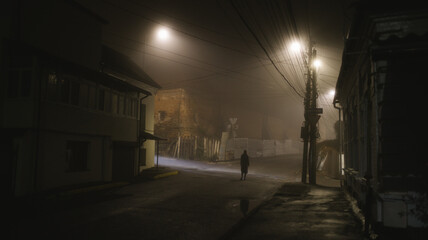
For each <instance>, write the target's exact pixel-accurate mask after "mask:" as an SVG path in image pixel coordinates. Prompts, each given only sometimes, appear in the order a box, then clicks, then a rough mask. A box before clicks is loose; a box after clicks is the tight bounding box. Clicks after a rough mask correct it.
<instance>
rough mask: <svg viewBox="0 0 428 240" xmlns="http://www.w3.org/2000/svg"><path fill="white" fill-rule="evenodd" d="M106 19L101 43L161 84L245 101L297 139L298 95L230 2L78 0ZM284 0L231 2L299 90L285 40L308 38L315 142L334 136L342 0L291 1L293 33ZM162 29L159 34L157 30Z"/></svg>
mask: <svg viewBox="0 0 428 240" xmlns="http://www.w3.org/2000/svg"><path fill="white" fill-rule="evenodd" d="M78 2H79V3H80V4H82V5H83V6H85V7H87V8H88V9H90V10H91V11H93V12H94V13H96V14H97V15H99V16H101V17H102V18H104V19H105V20H107V21H108V24H107V25H105V26H104V30H103V41H104V44H106V45H107V46H110V47H112V48H114V49H116V50H118V51H120V52H123V53H124V54H126V55H128V56H130V57H131V59H133V60H134V61H135V62H136V63H137V64H138V65H139V66H141V68H142V69H143V70H144V71H145V72H146V73H148V74H149V75H150V76H151V77H152V78H153V79H154V80H155V81H156V82H157V83H159V84H160V85H161V86H162V88H163V89H172V88H179V87H180V88H185V89H186V90H187V91H189V92H190V93H192V94H195V95H197V96H202V97H209V98H210V99H212V100H213V101H221V102H223V103H225V104H233V105H234V106H236V108H237V109H239V108H240V107H242V106H245V107H250V108H251V109H254V110H255V111H261V112H268V113H269V114H272V115H275V116H278V117H280V118H281V119H284V122H285V124H289V125H290V128H292V129H295V130H296V132H294V133H292V135H293V136H291V137H292V138H294V139H298V138H299V136H298V135H299V133H300V126H301V124H302V121H303V119H304V117H303V98H302V97H301V96H299V94H298V93H296V91H294V90H293V89H292V88H291V87H290V84H288V83H287V82H286V81H285V80H284V78H283V77H282V76H281V75H280V74H279V73H278V71H277V70H275V68H274V66H273V65H272V64H271V62H270V61H269V60H268V58H267V56H266V54H265V52H264V51H263V50H262V48H261V47H260V45H259V44H258V43H257V41H256V39H255V38H254V36H253V35H252V34H251V33H250V32H249V30H248V29H247V27H246V26H245V24H244V23H243V21H242V20H241V19H240V16H239V14H238V13H237V11H236V10H235V8H234V7H233V5H232V2H231V1H229V0H203V1H196V0H193V1H192V0H184V1H183V0H180V1H177V0H125V1H117V0H78ZM285 2H286V1H244V0H234V1H233V4H235V6H236V8H237V9H238V11H239V12H240V13H241V16H242V17H243V18H244V20H245V21H246V23H247V24H248V25H249V26H250V27H251V29H252V30H253V33H254V34H256V35H257V36H258V37H259V40H260V41H261V42H262V46H264V47H265V49H266V50H267V52H268V53H269V55H270V56H271V57H272V59H273V60H274V62H276V65H277V66H279V70H280V71H281V73H282V74H283V75H284V76H285V77H286V78H287V79H288V80H289V82H290V83H291V85H292V86H293V87H294V88H295V89H296V90H297V92H300V94H301V95H303V94H304V88H303V87H304V84H305V83H304V79H305V76H304V71H305V70H304V68H302V66H301V64H300V66H298V65H299V64H298V62H293V61H294V60H292V59H291V58H292V57H293V56H291V55H290V54H289V51H287V46H288V44H289V43H290V42H291V41H292V38H295V39H296V38H298V37H299V38H300V39H303V44H306V43H307V41H308V37H309V35H310V36H311V39H312V40H313V41H314V42H315V47H316V49H317V51H318V58H319V59H320V60H321V61H322V67H321V68H320V75H319V77H318V89H319V101H318V106H319V107H322V108H323V109H324V113H323V115H322V117H321V120H320V132H321V140H322V139H326V138H333V137H334V131H333V125H334V123H335V122H336V121H337V120H338V112H337V110H336V109H334V108H333V105H332V101H333V96H332V95H331V94H329V92H330V91H331V90H333V89H334V88H335V85H336V80H337V76H338V74H339V70H340V65H341V58H342V49H343V39H344V34H345V33H346V29H347V28H346V26H347V19H348V18H347V17H346V16H349V14H350V10H349V9H348V7H349V3H348V2H349V1H341V0H325V1H316V0H305V1H302V0H300V1H298V0H293V1H291V3H292V10H293V16H294V19H295V21H296V25H297V29H298V34H299V35H296V34H295V33H293V32H292V31H291V30H290V29H291V25H290V21H288V20H287V17H289V15H287V14H286V13H284V12H285V11H284V10H285V9H286V8H287V7H286V6H285V5H284V3H285ZM162 26H163V27H167V28H168V29H169V37H168V38H167V39H165V40H160V39H158V38H157V36H156V31H157V30H158V29H159V28H160V27H162Z"/></svg>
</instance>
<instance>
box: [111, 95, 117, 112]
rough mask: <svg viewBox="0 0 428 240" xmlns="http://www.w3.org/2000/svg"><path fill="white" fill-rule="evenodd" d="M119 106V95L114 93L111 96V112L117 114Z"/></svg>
mask: <svg viewBox="0 0 428 240" xmlns="http://www.w3.org/2000/svg"><path fill="white" fill-rule="evenodd" d="M117 106H118V105H117V94H116V93H112V94H111V112H112V113H113V114H117V111H118V110H117V109H118V107H117Z"/></svg>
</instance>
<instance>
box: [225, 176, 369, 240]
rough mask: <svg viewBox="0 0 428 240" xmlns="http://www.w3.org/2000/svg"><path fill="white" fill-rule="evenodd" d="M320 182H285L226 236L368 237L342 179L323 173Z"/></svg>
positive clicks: (291, 237) (238, 237)
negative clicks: (354, 210) (364, 232)
mask: <svg viewBox="0 0 428 240" xmlns="http://www.w3.org/2000/svg"><path fill="white" fill-rule="evenodd" d="M317 183H318V184H319V185H310V184H303V183H297V182H296V183H285V184H284V185H283V186H282V187H281V188H280V189H279V190H278V191H277V193H276V194H275V195H274V196H273V198H271V199H270V200H268V201H267V202H265V203H263V204H262V205H261V206H260V207H259V208H258V209H257V210H256V211H254V213H253V214H252V215H251V216H249V217H248V218H247V219H246V220H245V221H243V222H241V223H240V224H238V225H237V226H236V227H235V228H234V229H232V230H231V231H230V232H228V233H227V234H226V235H225V236H224V237H223V239H246V240H248V239H304V240H311V239H317V240H322V239H329V240H335V239H337V240H339V239H340V240H347V239H349V240H351V239H352V240H354V239H355V240H356V239H364V238H363V233H362V226H361V222H360V221H359V220H358V219H357V217H356V216H355V215H354V213H353V211H352V207H351V204H350V203H349V201H348V200H346V196H345V194H344V193H343V191H342V190H341V189H340V182H339V181H338V180H334V179H329V178H328V177H325V176H322V175H321V176H319V177H318V178H317ZM321 184H324V186H322V185H321Z"/></svg>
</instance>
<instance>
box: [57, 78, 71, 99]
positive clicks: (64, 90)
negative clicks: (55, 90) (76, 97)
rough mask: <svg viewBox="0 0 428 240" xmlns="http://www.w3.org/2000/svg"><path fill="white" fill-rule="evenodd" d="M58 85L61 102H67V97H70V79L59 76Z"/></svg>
mask: <svg viewBox="0 0 428 240" xmlns="http://www.w3.org/2000/svg"><path fill="white" fill-rule="evenodd" d="M59 86H60V89H61V90H60V93H61V94H60V96H61V102H63V103H69V97H70V81H69V80H68V79H66V78H63V77H61V78H60V79H59Z"/></svg>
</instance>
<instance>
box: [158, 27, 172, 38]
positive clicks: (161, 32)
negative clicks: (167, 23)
mask: <svg viewBox="0 0 428 240" xmlns="http://www.w3.org/2000/svg"><path fill="white" fill-rule="evenodd" d="M156 36H157V38H158V39H159V40H161V41H166V40H168V39H169V37H170V32H169V29H168V28H166V27H160V28H159V29H158V30H157V32H156Z"/></svg>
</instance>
